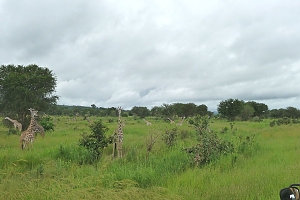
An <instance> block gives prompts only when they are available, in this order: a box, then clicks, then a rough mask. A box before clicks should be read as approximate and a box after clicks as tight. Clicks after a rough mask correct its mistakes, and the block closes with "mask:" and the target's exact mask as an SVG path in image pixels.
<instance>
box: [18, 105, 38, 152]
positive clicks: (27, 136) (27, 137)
mask: <svg viewBox="0 0 300 200" xmlns="http://www.w3.org/2000/svg"><path fill="white" fill-rule="evenodd" d="M29 111H30V113H31V120H30V124H29V126H28V128H27V129H26V131H24V132H23V133H22V134H21V137H20V146H21V149H22V150H24V149H25V147H26V145H27V144H28V143H29V142H30V143H31V147H32V146H33V142H34V131H33V128H34V123H35V119H34V117H35V116H37V112H38V111H36V110H33V109H32V108H30V109H29ZM28 149H29V145H28Z"/></svg>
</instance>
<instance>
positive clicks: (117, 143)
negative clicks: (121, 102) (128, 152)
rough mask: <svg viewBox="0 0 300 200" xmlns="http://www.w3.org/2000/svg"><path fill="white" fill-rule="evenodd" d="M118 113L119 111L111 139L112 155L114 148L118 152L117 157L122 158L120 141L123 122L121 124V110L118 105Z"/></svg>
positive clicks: (121, 141)
mask: <svg viewBox="0 0 300 200" xmlns="http://www.w3.org/2000/svg"><path fill="white" fill-rule="evenodd" d="M117 110H118V113H119V117H118V129H117V130H115V131H114V135H113V137H114V139H113V157H114V156H115V149H117V152H118V157H119V158H122V156H123V155H122V143H123V138H124V137H123V130H122V127H123V124H122V120H121V112H122V108H121V107H118V108H117Z"/></svg>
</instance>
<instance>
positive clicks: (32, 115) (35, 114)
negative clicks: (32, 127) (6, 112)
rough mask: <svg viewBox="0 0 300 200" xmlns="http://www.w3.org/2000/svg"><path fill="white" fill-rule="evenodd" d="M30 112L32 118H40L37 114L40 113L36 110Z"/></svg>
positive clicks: (30, 109)
mask: <svg viewBox="0 0 300 200" xmlns="http://www.w3.org/2000/svg"><path fill="white" fill-rule="evenodd" d="M28 110H29V111H30V113H31V117H35V116H38V115H37V113H38V111H37V110H34V109H33V108H29V109H28Z"/></svg>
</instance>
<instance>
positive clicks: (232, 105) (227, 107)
mask: <svg viewBox="0 0 300 200" xmlns="http://www.w3.org/2000/svg"><path fill="white" fill-rule="evenodd" d="M243 106H244V101H242V100H238V99H234V100H233V99H227V100H225V101H221V102H220V104H219V105H218V112H219V113H220V114H221V115H222V116H224V117H226V118H227V119H228V120H231V121H233V120H234V118H235V117H236V116H238V115H239V114H240V113H241V111H242V109H243Z"/></svg>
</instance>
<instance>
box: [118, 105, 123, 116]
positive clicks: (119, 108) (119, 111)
mask: <svg viewBox="0 0 300 200" xmlns="http://www.w3.org/2000/svg"><path fill="white" fill-rule="evenodd" d="M117 110H118V113H119V115H120V114H121V111H122V108H121V107H118V108H117Z"/></svg>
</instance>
